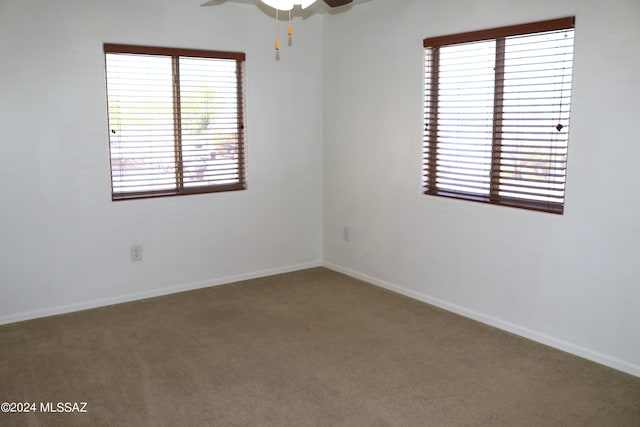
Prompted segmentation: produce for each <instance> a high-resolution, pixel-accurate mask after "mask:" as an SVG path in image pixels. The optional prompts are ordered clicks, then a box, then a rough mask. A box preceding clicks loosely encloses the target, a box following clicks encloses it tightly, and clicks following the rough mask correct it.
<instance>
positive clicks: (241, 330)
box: [0, 268, 640, 427]
mask: <svg viewBox="0 0 640 427" xmlns="http://www.w3.org/2000/svg"><path fill="white" fill-rule="evenodd" d="M0 401H2V402H5V401H8V402H34V403H36V405H37V409H38V412H37V413H22V414H16V413H14V414H0V425H2V426H9V425H17V426H18V425H19V426H45V425H46V426H49V425H52V426H58V425H59V426H73V425H91V426H187V425H189V426H200V425H202V426H206V425H212V426H472V425H480V426H633V427H638V426H640V378H636V377H633V376H631V375H626V374H624V373H621V372H618V371H615V370H612V369H609V368H606V367H604V366H600V365H597V364H595V363H591V362H588V361H586V360H583V359H580V358H577V357H575V356H571V355H569V354H566V353H563V352H560V351H557V350H553V349H550V348H548V347H545V346H543V345H540V344H537V343H534V342H531V341H528V340H525V339H522V338H519V337H516V336H514V335H511V334H508V333H506V332H502V331H500V330H497V329H494V328H491V327H488V326H485V325H482V324H480V323H477V322H474V321H472V320H468V319H465V318H462V317H459V316H457V315H454V314H451V313H447V312H445V311H442V310H439V309H436V308H433V307H431V306H429V305H426V304H423V303H421V302H418V301H414V300H411V299H409V298H405V297H403V296H399V295H396V294H393V293H391V292H388V291H385V290H383V289H379V288H377V287H374V286H372V285H368V284H365V283H363V282H360V281H357V280H355V279H352V278H349V277H346V276H344V275H341V274H338V273H335V272H332V271H329V270H326V269H322V268H317V269H311V270H305V271H300V272H295V273H289V274H283V275H278V276H272V277H267V278H263V279H257V280H250V281H246V282H239V283H235V284H231V285H225V286H219V287H213V288H208V289H203V290H198V291H193V292H185V293H181V294H175V295H171V296H167V297H160V298H153V299H149V300H145V301H138V302H132V303H127V304H121V305H116V306H111V307H104V308H99V309H95V310H89V311H84V312H78V313H72V314H67V315H63V316H56V317H51V318H45V319H38V320H32V321H28V322H22V323H16V324H12V325H6V326H2V327H0ZM40 402H52V404H53V406H54V407H56V403H57V402H70V403H74V402H87V406H86V410H87V412H86V413H41V412H39V411H40V409H41V408H40ZM76 409H81V408H76Z"/></svg>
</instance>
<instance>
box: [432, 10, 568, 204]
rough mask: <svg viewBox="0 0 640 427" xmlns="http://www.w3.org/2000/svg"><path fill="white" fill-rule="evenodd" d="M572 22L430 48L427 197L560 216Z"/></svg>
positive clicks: (481, 34)
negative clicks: (557, 214) (477, 202)
mask: <svg viewBox="0 0 640 427" xmlns="http://www.w3.org/2000/svg"><path fill="white" fill-rule="evenodd" d="M573 34H574V30H573V18H563V19H559V20H553V21H544V22H540V23H533V24H525V25H520V26H513V27H503V28H497V29H494V30H486V31H478V32H474V33H464V34H456V35H452V36H444V37H436V38H432V39H425V41H424V47H425V60H426V64H425V70H426V74H425V131H424V151H423V153H424V157H423V166H424V181H423V185H424V190H425V193H426V194H431V195H438V196H447V197H455V198H462V199H468V200H475V201H482V202H488V203H494V204H503V205H509V206H516V207H524V208H529V209H536V210H543V211H548V212H554V213H562V211H563V209H564V195H565V182H566V164H567V151H568V140H569V128H570V126H569V111H570V105H571V83H572V74H573Z"/></svg>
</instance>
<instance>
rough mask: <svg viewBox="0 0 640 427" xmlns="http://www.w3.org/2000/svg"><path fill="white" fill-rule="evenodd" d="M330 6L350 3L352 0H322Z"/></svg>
mask: <svg viewBox="0 0 640 427" xmlns="http://www.w3.org/2000/svg"><path fill="white" fill-rule="evenodd" d="M324 2H325V3H326V4H328V5H329V6H330V7H340V6H344V5H346V4H349V3H352V2H353V0H324Z"/></svg>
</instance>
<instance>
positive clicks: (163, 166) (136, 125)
mask: <svg viewBox="0 0 640 427" xmlns="http://www.w3.org/2000/svg"><path fill="white" fill-rule="evenodd" d="M104 51H105V57H106V74H107V102H108V116H109V142H110V152H111V183H112V198H113V200H121V199H129V198H139V197H154V196H155V197H157V196H170V195H181V194H192V193H206V192H216V191H230V190H242V189H244V188H245V171H244V167H245V162H244V158H245V157H244V151H245V150H244V99H243V67H244V54H242V53H228V52H210V51H198V50H185V49H166V48H153V47H142V46H125V45H113V44H105V45H104Z"/></svg>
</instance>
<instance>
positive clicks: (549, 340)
mask: <svg viewBox="0 0 640 427" xmlns="http://www.w3.org/2000/svg"><path fill="white" fill-rule="evenodd" d="M322 265H323V266H324V267H326V268H328V269H330V270H334V271H337V272H339V273H343V274H346V275H347V276H351V277H354V278H356V279H359V280H362V281H365V282H368V283H371V284H373V285H376V286H380V287H381V288H385V289H388V290H390V291H393V292H397V293H399V294H402V295H405V296H408V297H410V298H413V299H416V300H419V301H422V302H425V303H427V304H430V305H433V306H436V307H440V308H442V309H444V310H447V311H450V312H452V313H456V314H459V315H461V316H464V317H468V318H470V319H473V320H477V321H478V322H481V323H485V324H487V325H490V326H494V327H496V328H498V329H502V330H505V331H507V332H511V333H513V334H516V335H519V336H521V337H524V338H528V339H530V340H533V341H536V342H539V343H541V344H545V345H548V346H550V347H553V348H556V349H558V350H562V351H565V352H567V353H571V354H573V355H576V356H579V357H582V358H584V359H587V360H591V361H593V362H596V363H599V364H601V365H605V366H608V367H610V368H613V369H617V370H619V371H622V372H626V373H628V374H631V375H634V376H636V377H640V366H639V365H636V364H633V363H629V362H626V361H624V360H620V359H617V358H615V357H611V356H608V355H606V354H602V353H599V352H596V351H593V350H589V349H588V348H584V347H581V346H578V345H575V344H572V343H570V342H568V341H564V340H561V339H558V338H555V337H552V336H550V335H546V334H543V333H540V332H536V331H534V330H531V329H527V328H523V327H521V326H518V325H515V324H513V323H509V322H506V321H504V320H500V319H497V318H495V317H492V316H488V315H486V314H483V313H479V312H477V311H473V310H469V309H467V308H464V307H461V306H459V305H456V304H451V303H449V302H447V301H443V300H440V299H437V298H432V297H430V296H428V295H425V294H422V293H420V292H415V291H412V290H410V289H407V288H404V287H402V286H398V285H396V284H393V283H389V282H387V281H385V280H381V279H378V278H375V277H371V276H368V275H366V274H362V273H360V272H357V271H354V270H351V269H349V268H346V267H342V266H340V265H336V264H333V263H331V262H324V263H323V264H322Z"/></svg>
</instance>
